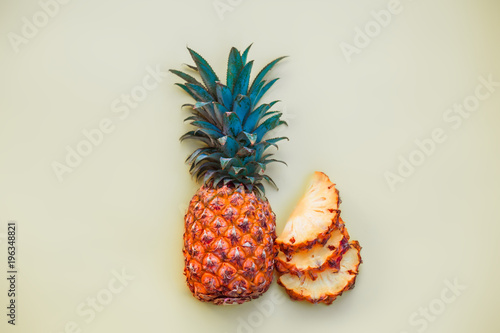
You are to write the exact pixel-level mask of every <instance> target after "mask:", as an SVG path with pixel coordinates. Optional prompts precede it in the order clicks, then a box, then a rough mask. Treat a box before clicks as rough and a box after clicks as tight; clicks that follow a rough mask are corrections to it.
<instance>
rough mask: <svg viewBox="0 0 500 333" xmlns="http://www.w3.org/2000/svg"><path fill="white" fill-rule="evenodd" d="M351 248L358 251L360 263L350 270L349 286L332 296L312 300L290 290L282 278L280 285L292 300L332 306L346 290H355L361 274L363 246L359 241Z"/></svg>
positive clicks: (353, 243) (279, 281) (352, 244)
mask: <svg viewBox="0 0 500 333" xmlns="http://www.w3.org/2000/svg"><path fill="white" fill-rule="evenodd" d="M350 246H351V247H353V248H356V249H357V250H358V252H357V255H358V263H357V265H356V267H355V269H353V270H350V271H349V273H350V274H351V278H350V279H349V281H347V284H346V285H345V286H344V287H343V288H342V289H341V290H339V291H338V292H335V293H332V294H325V295H322V296H321V297H319V298H312V297H310V296H304V295H303V294H302V293H300V292H297V291H295V290H293V289H288V288H287V287H286V286H285V285H284V284H283V283H282V282H281V276H280V278H278V285H280V286H282V287H283V288H285V291H286V293H287V294H288V296H290V298H291V299H293V300H295V301H307V302H309V303H312V304H318V303H323V304H326V305H330V304H332V303H333V301H335V299H336V298H337V297H339V296H340V295H342V294H343V293H344V292H345V291H346V290H350V289H353V288H354V285H355V283H356V277H357V276H358V273H359V265H361V264H362V263H363V260H362V258H361V246H360V245H359V242H358V241H351V243H350Z"/></svg>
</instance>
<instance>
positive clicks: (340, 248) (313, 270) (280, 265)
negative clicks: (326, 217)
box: [275, 219, 349, 280]
mask: <svg viewBox="0 0 500 333" xmlns="http://www.w3.org/2000/svg"><path fill="white" fill-rule="evenodd" d="M348 249H349V234H348V232H347V229H346V228H345V227H344V223H343V221H342V219H340V226H339V229H335V230H334V231H332V233H331V235H330V238H329V239H328V241H327V242H326V243H325V245H321V244H315V245H314V246H313V247H312V248H311V249H309V250H304V251H301V252H297V253H294V254H293V255H286V254H285V253H283V252H282V251H279V252H278V256H277V257H276V262H275V265H276V270H277V271H278V273H280V274H288V273H290V274H293V275H296V276H298V277H301V276H302V275H303V274H307V275H308V276H309V277H310V278H311V279H313V280H315V279H316V277H317V274H318V273H319V272H322V271H324V270H325V269H329V270H330V271H338V270H339V269H340V261H341V259H342V255H343V254H344V253H345V252H346V251H347V250H348Z"/></svg>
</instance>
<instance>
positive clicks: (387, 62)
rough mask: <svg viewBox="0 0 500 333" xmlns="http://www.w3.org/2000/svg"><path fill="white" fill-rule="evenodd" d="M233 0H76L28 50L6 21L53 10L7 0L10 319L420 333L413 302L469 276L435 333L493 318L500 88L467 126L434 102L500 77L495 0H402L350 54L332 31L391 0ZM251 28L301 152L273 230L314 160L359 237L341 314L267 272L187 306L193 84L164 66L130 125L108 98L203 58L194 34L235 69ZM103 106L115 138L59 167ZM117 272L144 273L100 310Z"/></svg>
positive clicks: (347, 28)
mask: <svg viewBox="0 0 500 333" xmlns="http://www.w3.org/2000/svg"><path fill="white" fill-rule="evenodd" d="M221 2H222V3H226V4H228V2H227V1H224V0H222V1H221ZM231 3H232V5H231V4H229V5H228V6H230V7H231V8H232V11H227V12H224V13H223V14H222V18H223V19H221V17H220V16H218V13H217V11H216V10H215V8H214V3H213V2H212V1H201V0H197V1H194V0H191V1H172V0H171V1H160V0H147V1H132V0H120V1H118V0H109V1H99V0H90V1H81V0H72V1H70V2H69V3H68V4H65V5H60V10H59V12H58V13H57V14H56V15H55V16H54V17H53V18H50V21H49V22H48V24H47V25H46V26H45V27H43V28H40V29H39V32H38V34H37V35H36V36H35V37H33V38H32V39H29V41H28V43H27V44H23V45H20V46H19V52H18V53H16V52H15V51H14V49H13V48H12V46H11V43H10V42H9V39H8V34H9V33H11V32H12V33H16V34H20V33H21V29H22V25H23V21H22V18H23V17H27V18H28V19H31V17H32V16H33V15H34V14H35V13H37V12H39V11H40V5H39V3H38V2H37V1H34V0H22V1H15V0H2V2H1V4H0V36H1V39H0V54H1V60H2V61H1V62H0V73H1V76H0V159H1V160H0V161H1V162H0V234H1V235H2V237H3V239H0V241H1V244H0V272H1V273H0V277H2V278H1V279H0V281H1V282H0V295H1V296H0V305H1V308H2V309H4V310H1V311H0V312H1V313H0V318H2V319H1V323H0V331H1V332H23V333H61V332H65V327H66V326H67V325H68V323H70V322H74V323H75V324H76V325H77V329H75V332H78V330H80V331H81V332H86V333H97V332H99V333H101V332H103V333H104V332H122V333H129V332H130V333H131V332H134V333H135V332H181V331H182V332H190V333H191V332H207V333H208V332H214V333H215V332H217V333H231V332H262V333H263V332H351V333H358V332H384V333H387V332H394V333H401V332H407V333H413V332H417V331H418V329H420V328H422V326H416V325H412V324H411V323H410V321H409V320H410V317H411V316H412V314H413V313H414V312H416V311H419V308H422V307H424V308H425V307H428V306H429V305H430V304H432V302H434V303H436V301H435V300H436V299H439V298H440V297H441V293H442V292H443V290H444V289H445V288H446V282H445V281H447V280H448V281H450V282H452V281H454V280H457V281H458V282H459V283H460V284H461V285H464V286H466V287H467V288H466V290H464V291H463V292H462V293H461V295H460V296H459V297H457V298H456V300H455V301H453V302H451V303H450V304H447V305H446V309H445V311H444V312H443V313H442V314H440V315H438V316H436V318H435V319H433V321H432V322H430V321H429V322H428V327H426V328H425V331H426V332H436V333H437V332H455V333H466V332H484V333H490V332H492V333H493V332H499V331H500V322H499V320H498V310H499V308H500V301H499V300H500V287H499V283H498V281H499V278H500V269H499V267H498V262H499V260H500V256H499V254H500V245H499V244H500V242H499V241H498V239H499V236H500V235H499V231H500V224H499V222H500V219H499V213H498V202H499V199H500V194H499V188H500V175H499V172H498V170H499V167H500V158H499V138H500V135H499V129H498V128H499V120H500V117H499V113H498V112H499V106H500V89H498V88H497V91H495V92H494V93H493V94H492V95H491V97H490V98H488V99H486V100H485V101H482V102H481V104H480V106H479V108H478V110H477V111H475V112H473V113H471V115H470V117H469V118H468V119H465V120H464V121H463V123H462V125H461V127H460V128H458V129H456V130H454V129H452V128H451V126H450V124H449V123H446V122H445V121H444V120H443V114H444V113H445V111H446V110H447V109H448V108H449V107H451V106H452V105H453V103H461V102H462V101H463V100H464V98H466V97H467V96H470V95H472V94H473V93H474V89H475V87H476V86H477V85H478V83H479V81H478V78H479V77H480V76H483V77H485V78H486V77H488V75H492V77H493V78H494V80H495V81H500V62H499V60H500V44H499V42H500V20H499V14H500V3H499V2H498V1H493V0H491V1H487V0H481V1H456V0H454V1H452V0H438V1H429V0H418V1H417V0H415V1H409V0H402V1H401V5H402V6H403V11H402V12H401V13H400V14H397V15H394V16H392V19H391V22H390V24H389V25H388V26H387V27H384V28H382V29H381V31H380V34H379V35H378V36H376V37H374V38H373V39H372V40H371V43H370V45H368V46H367V47H366V48H364V49H362V50H361V51H360V52H359V54H354V55H353V56H352V62H351V63H348V62H347V61H346V59H345V57H344V55H343V54H342V51H341V49H340V47H339V45H340V43H342V42H346V43H350V44H352V43H353V40H354V36H355V27H361V28H363V27H364V26H365V24H367V23H368V22H370V21H371V20H372V17H371V16H370V12H371V11H372V10H376V11H379V10H381V9H384V8H387V4H388V1H382V0H380V1H379V0H377V1H350V2H349V1H263V0H257V1H240V2H238V1H236V0H233V1H232V2H231ZM251 42H254V45H253V47H252V50H251V52H250V58H251V59H256V67H259V68H260V67H262V66H264V65H265V64H266V63H267V62H269V61H270V60H272V59H274V58H276V57H278V56H281V55H289V56H290V58H288V59H287V60H286V61H283V62H282V63H281V64H280V65H279V66H277V67H276V70H274V72H272V74H271V75H272V76H274V77H280V78H281V80H280V81H278V83H277V84H276V85H275V87H273V89H272V90H271V92H270V93H269V96H268V97H267V98H268V100H271V99H280V100H282V101H283V102H282V103H280V104H279V106H278V109H280V110H283V111H285V119H287V120H288V122H289V125H290V126H289V127H288V128H285V129H283V130H280V132H279V134H280V135H281V134H283V135H287V136H288V137H289V138H290V141H289V142H284V143H283V144H282V145H281V149H280V150H279V151H278V152H277V157H278V158H280V159H283V160H286V161H287V162H288V165H289V166H288V167H285V166H282V165H276V166H273V167H271V168H270V170H269V173H270V175H271V176H272V177H273V178H274V180H275V181H276V183H277V184H278V186H279V187H280V191H279V192H277V191H275V190H273V189H271V188H268V191H267V196H268V198H269V200H270V202H271V204H272V207H273V209H274V211H275V212H276V214H277V223H278V226H277V229H278V232H280V231H281V230H282V229H283V226H284V223H285V221H286V218H287V215H288V214H289V213H290V212H291V210H292V207H293V205H294V203H295V202H296V200H297V199H298V197H299V196H300V195H301V191H302V190H303V189H304V186H305V182H306V179H307V178H308V177H309V175H310V174H311V173H312V172H313V171H314V170H321V171H324V172H326V173H327V174H328V175H329V176H330V177H331V178H332V179H333V180H334V181H335V182H336V183H337V186H338V188H339V190H340V194H341V197H342V199H343V203H342V206H341V208H342V216H343V218H344V220H345V221H346V223H347V227H348V228H349V231H350V233H351V235H352V237H353V238H354V239H358V240H359V241H360V243H361V245H362V246H363V251H362V256H363V258H364V264H363V265H362V266H361V273H360V275H359V278H358V281H357V285H356V288H355V289H353V290H352V291H349V292H347V293H345V294H344V296H342V297H341V298H339V299H338V300H337V301H335V302H334V303H333V305H331V306H329V307H327V306H322V305H318V306H312V305H309V304H306V303H298V302H292V301H291V300H289V299H288V297H287V296H286V295H285V294H284V292H283V290H282V289H281V288H280V287H278V286H277V285H276V284H275V283H274V284H273V286H272V288H271V290H270V291H269V293H267V294H266V295H265V296H264V297H263V298H261V299H259V300H256V301H253V302H250V303H247V304H244V305H241V306H232V307H215V306H212V305H209V304H203V303H200V302H198V301H197V300H195V299H194V298H193V297H192V296H191V294H190V292H189V290H188V289H187V287H186V286H185V281H184V276H183V275H182V270H183V257H182V254H181V248H182V233H183V210H184V209H185V207H186V206H187V203H188V201H189V200H190V198H191V196H192V195H193V193H194V192H195V190H196V188H197V186H198V185H197V184H195V183H194V182H193V180H192V179H191V178H190V176H189V174H188V167H187V166H186V165H185V164H184V163H183V162H184V159H185V157H186V156H187V155H188V154H189V152H190V151H191V150H192V149H193V147H194V146H193V145H192V144H190V143H185V144H180V143H179V141H178V138H179V137H180V135H181V134H182V133H183V132H185V131H186V130H187V129H188V126H187V125H185V124H183V122H182V120H183V119H184V118H185V117H186V115H187V113H186V111H181V110H180V106H181V104H183V103H187V102H190V100H189V97H188V96H187V95H186V94H184V93H183V92H182V91H181V90H180V89H179V88H177V87H174V85H173V83H174V82H179V80H177V79H176V78H175V77H174V76H173V75H169V76H168V77H166V78H163V79H162V82H161V84H159V85H158V87H157V88H156V89H153V90H151V91H149V92H148V95H147V98H146V99H145V100H144V101H143V102H141V103H140V104H139V105H138V106H137V108H135V109H133V110H131V112H130V115H129V116H128V117H127V118H126V119H123V120H121V119H120V118H119V117H118V116H119V114H117V113H114V112H113V110H112V106H111V104H112V103H113V101H114V100H116V99H117V98H120V96H121V95H122V94H127V93H130V92H131V90H132V89H134V87H137V86H138V85H141V84H142V80H143V78H144V77H145V75H147V73H148V72H147V70H146V68H148V66H149V67H151V68H155V67H156V66H157V65H158V66H160V67H161V68H162V70H167V69H169V68H177V69H180V68H181V63H184V62H189V63H191V61H190V59H189V55H188V52H187V50H186V49H185V47H186V46H187V45H188V46H190V47H192V48H194V49H195V50H197V51H198V52H200V53H201V54H202V55H203V56H205V58H206V59H207V60H208V61H209V62H210V63H211V64H212V65H213V67H214V68H215V70H216V71H217V72H218V73H219V74H220V77H224V76H225V75H224V73H225V65H226V61H227V55H228V52H229V49H230V47H231V46H236V47H238V48H240V49H243V48H244V47H246V46H247V45H248V44H250V43H251ZM104 118H109V119H111V120H112V122H113V125H114V126H115V128H114V130H113V131H112V132H111V133H109V134H106V135H105V136H104V139H103V142H102V143H101V144H100V145H98V146H97V147H94V148H93V151H92V153H91V154H89V155H88V156H86V157H85V158H84V159H83V162H82V163H81V165H79V166H78V167H76V168H74V170H73V172H72V173H71V174H65V175H64V177H63V181H62V182H60V181H58V178H57V177H56V175H55V173H54V171H53V169H52V163H53V162H54V161H59V162H64V158H65V155H66V152H67V151H66V147H67V146H70V147H73V148H74V147H75V146H76V145H77V144H78V143H79V142H80V141H82V140H83V139H85V137H84V136H83V134H82V131H83V130H85V129H87V130H91V129H94V128H97V127H98V126H99V122H100V121H101V120H102V119H104ZM434 128H442V129H443V130H444V131H445V132H446V135H447V140H446V141H445V142H444V143H442V144H439V145H437V148H436V150H435V151H434V153H433V154H431V155H430V156H429V157H427V158H426V160H425V162H424V163H423V164H422V165H421V166H418V167H417V168H416V169H415V171H414V173H413V174H412V175H411V176H409V177H408V178H405V181H404V182H403V183H398V184H397V185H396V188H395V191H391V189H390V187H389V186H388V184H387V182H386V180H385V178H384V174H385V173H386V172H388V171H390V172H396V170H397V167H398V163H399V162H398V156H399V155H402V156H404V157H408V155H409V154H410V153H411V152H413V151H415V149H416V146H415V144H414V140H416V139H420V140H421V139H424V138H429V137H430V135H431V132H432V130H433V129H434ZM9 220H16V221H17V222H18V226H19V228H18V229H19V235H18V243H17V246H18V256H17V258H18V265H19V280H18V292H19V294H18V295H19V297H18V299H17V302H18V317H17V325H16V326H15V327H12V326H10V325H7V324H6V316H5V312H6V309H5V307H6V306H7V297H6V292H7V283H6V282H7V281H6V279H5V278H4V277H5V276H6V273H4V272H5V271H6V257H7V255H6V239H5V233H6V227H7V222H8V221H9ZM122 269H124V270H125V271H126V272H127V274H128V275H130V276H133V279H132V280H131V281H129V282H127V285H126V286H125V287H124V288H123V290H122V291H121V292H119V293H117V294H113V299H112V300H111V301H110V302H109V304H107V305H106V306H105V307H104V309H102V311H101V312H96V313H95V318H93V319H92V320H90V322H88V323H87V322H86V320H85V319H88V318H89V317H85V316H81V315H79V314H78V312H77V309H78V307H79V306H80V305H81V304H82V302H83V304H85V302H86V301H87V300H88V298H95V297H96V295H98V294H99V293H100V294H101V297H103V295H105V294H106V291H103V290H106V288H109V283H112V282H113V281H114V280H113V279H114V275H113V272H115V273H116V272H121V271H122ZM436 304H437V303H436ZM266 305H267V308H265V306H266ZM262 309H264V310H262ZM266 309H267V310H266ZM242 322H245V323H246V324H248V325H250V324H252V326H246V327H244V326H245V325H244V324H242ZM249 323H250V324H249ZM70 326H71V325H70ZM70 331H71V330H70ZM67 332H69V331H68V330H67Z"/></svg>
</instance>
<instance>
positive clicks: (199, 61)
mask: <svg viewBox="0 0 500 333" xmlns="http://www.w3.org/2000/svg"><path fill="white" fill-rule="evenodd" d="M188 50H189V53H191V57H192V58H193V60H194V62H195V64H196V67H198V72H199V73H200V76H201V79H202V80H203V82H204V83H205V86H206V87H207V90H208V92H209V93H210V94H211V95H212V96H216V93H215V82H217V81H219V78H218V77H217V75H216V74H215V72H214V71H213V69H212V67H210V65H209V64H208V62H207V61H206V60H205V59H203V57H202V56H201V55H199V54H198V53H196V52H195V51H193V50H191V49H190V48H189V47H188Z"/></svg>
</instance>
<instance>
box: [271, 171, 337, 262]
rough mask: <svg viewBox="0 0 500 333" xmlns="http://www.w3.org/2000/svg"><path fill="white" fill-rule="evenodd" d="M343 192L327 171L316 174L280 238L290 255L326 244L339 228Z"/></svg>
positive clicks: (280, 247) (284, 251)
mask: <svg viewBox="0 0 500 333" xmlns="http://www.w3.org/2000/svg"><path fill="white" fill-rule="evenodd" d="M339 204H340V198H339V192H338V191H337V189H336V188H335V184H334V183H332V182H331V181H330V179H329V178H328V176H327V175H325V174H324V173H323V172H318V171H316V172H315V173H314V176H313V179H312V182H311V185H310V186H309V188H308V190H307V192H306V193H305V194H304V196H303V197H302V198H301V200H300V201H299V203H298V205H297V206H296V207H295V209H294V211H293V212H292V215H291V216H290V218H289V219H288V222H287V223H286V225H285V229H284V230H283V233H282V234H281V235H280V236H279V237H278V238H277V239H276V244H277V245H278V247H279V249H280V250H281V251H282V252H283V253H284V254H286V255H291V254H293V253H295V252H298V251H302V250H305V249H310V248H312V247H313V246H314V245H315V244H320V245H324V244H325V243H326V242H327V241H328V239H329V238H330V234H331V232H332V231H333V230H334V229H336V228H338V227H339V216H340V210H339V209H338V208H339Z"/></svg>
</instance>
